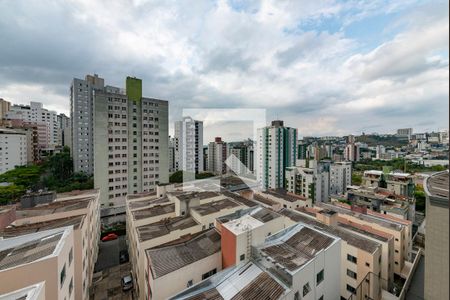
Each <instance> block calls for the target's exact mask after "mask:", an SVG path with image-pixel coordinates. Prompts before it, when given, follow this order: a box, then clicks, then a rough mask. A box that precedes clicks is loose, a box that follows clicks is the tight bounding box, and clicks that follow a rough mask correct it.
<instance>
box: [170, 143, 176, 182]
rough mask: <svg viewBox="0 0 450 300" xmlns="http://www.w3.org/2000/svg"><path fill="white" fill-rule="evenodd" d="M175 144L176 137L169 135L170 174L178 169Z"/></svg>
mask: <svg viewBox="0 0 450 300" xmlns="http://www.w3.org/2000/svg"><path fill="white" fill-rule="evenodd" d="M175 145H176V140H175V138H173V137H170V136H169V175H171V174H173V173H175V172H176V170H177V169H176V164H175Z"/></svg>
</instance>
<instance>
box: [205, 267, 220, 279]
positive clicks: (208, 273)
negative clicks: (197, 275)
mask: <svg viewBox="0 0 450 300" xmlns="http://www.w3.org/2000/svg"><path fill="white" fill-rule="evenodd" d="M216 273H217V269H212V270H211V271H209V272H206V273H205V274H203V275H202V280H204V279H206V278H208V277H210V276H212V275H214V274H216Z"/></svg>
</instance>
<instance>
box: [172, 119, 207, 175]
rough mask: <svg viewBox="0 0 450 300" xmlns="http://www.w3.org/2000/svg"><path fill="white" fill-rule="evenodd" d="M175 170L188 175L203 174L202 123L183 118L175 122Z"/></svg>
mask: <svg viewBox="0 0 450 300" xmlns="http://www.w3.org/2000/svg"><path fill="white" fill-rule="evenodd" d="M175 140H176V142H175V168H176V170H177V171H180V170H183V171H186V172H189V173H195V174H198V173H200V172H203V170H204V167H203V153H202V150H203V122H202V121H197V120H194V119H192V118H191V117H184V118H183V120H181V121H176V122H175Z"/></svg>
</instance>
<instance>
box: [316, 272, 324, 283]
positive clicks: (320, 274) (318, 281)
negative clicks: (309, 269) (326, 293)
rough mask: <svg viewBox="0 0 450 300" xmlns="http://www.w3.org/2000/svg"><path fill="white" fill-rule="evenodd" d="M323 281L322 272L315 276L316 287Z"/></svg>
mask: <svg viewBox="0 0 450 300" xmlns="http://www.w3.org/2000/svg"><path fill="white" fill-rule="evenodd" d="M322 281H323V270H322V271H320V272H319V273H317V275H316V285H319V284H320V283H321V282H322Z"/></svg>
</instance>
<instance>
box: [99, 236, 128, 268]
mask: <svg viewBox="0 0 450 300" xmlns="http://www.w3.org/2000/svg"><path fill="white" fill-rule="evenodd" d="M125 239H126V236H124V235H123V236H119V238H118V239H116V240H112V241H108V242H100V245H99V250H98V258H97V263H96V264H95V268H94V273H96V272H100V271H103V270H106V269H109V268H112V267H114V266H118V265H119V252H120V251H121V250H127V244H126V240H125Z"/></svg>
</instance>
